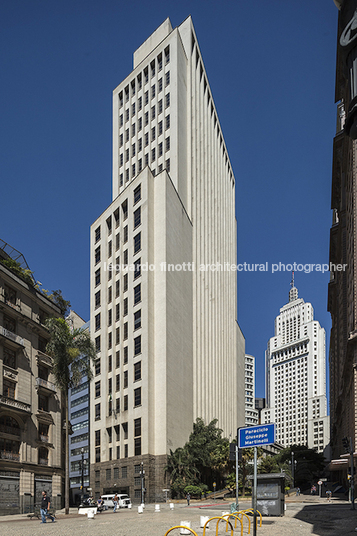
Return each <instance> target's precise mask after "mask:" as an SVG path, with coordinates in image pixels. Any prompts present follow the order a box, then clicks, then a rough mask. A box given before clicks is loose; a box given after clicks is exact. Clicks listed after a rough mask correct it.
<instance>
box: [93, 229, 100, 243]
mask: <svg viewBox="0 0 357 536" xmlns="http://www.w3.org/2000/svg"><path fill="white" fill-rule="evenodd" d="M94 234H95V242H98V241H99V240H100V226H99V227H97V228H96V230H95V231H94Z"/></svg>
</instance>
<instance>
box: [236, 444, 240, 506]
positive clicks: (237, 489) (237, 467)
mask: <svg viewBox="0 0 357 536" xmlns="http://www.w3.org/2000/svg"><path fill="white" fill-rule="evenodd" d="M238 461H239V459H238V443H237V445H236V505H237V506H236V510H237V512H238V511H239V504H238V497H239V487H238V471H239V466H238Z"/></svg>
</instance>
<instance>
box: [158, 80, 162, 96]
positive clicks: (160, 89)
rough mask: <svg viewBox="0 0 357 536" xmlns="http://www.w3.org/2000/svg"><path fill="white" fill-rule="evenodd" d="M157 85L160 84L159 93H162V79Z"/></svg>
mask: <svg viewBox="0 0 357 536" xmlns="http://www.w3.org/2000/svg"><path fill="white" fill-rule="evenodd" d="M157 84H158V89H159V93H160V91H162V78H160V79H159V81H158V83H157Z"/></svg>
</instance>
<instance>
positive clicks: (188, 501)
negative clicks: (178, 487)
mask: <svg viewBox="0 0 357 536" xmlns="http://www.w3.org/2000/svg"><path fill="white" fill-rule="evenodd" d="M186 499H187V506H190V499H191V495H190V494H189V493H187V495H186Z"/></svg>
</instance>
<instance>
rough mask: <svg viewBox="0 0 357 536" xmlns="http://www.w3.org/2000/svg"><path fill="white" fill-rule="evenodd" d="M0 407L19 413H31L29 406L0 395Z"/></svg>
mask: <svg viewBox="0 0 357 536" xmlns="http://www.w3.org/2000/svg"><path fill="white" fill-rule="evenodd" d="M0 405H3V406H7V407H9V408H11V409H15V410H19V411H24V412H25V413H31V406H30V404H26V403H25V402H20V400H15V399H13V398H8V397H7V396H3V395H0Z"/></svg>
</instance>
